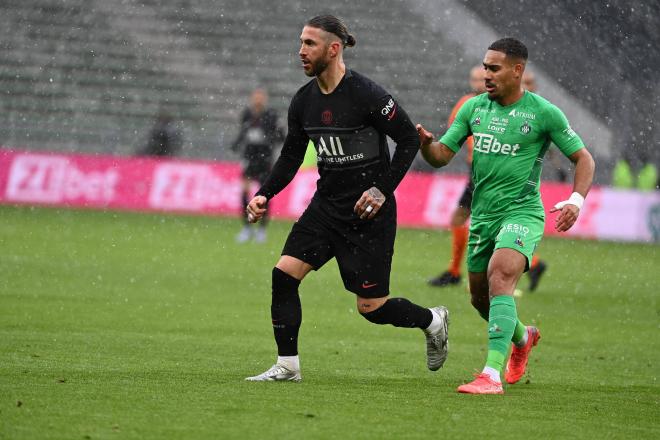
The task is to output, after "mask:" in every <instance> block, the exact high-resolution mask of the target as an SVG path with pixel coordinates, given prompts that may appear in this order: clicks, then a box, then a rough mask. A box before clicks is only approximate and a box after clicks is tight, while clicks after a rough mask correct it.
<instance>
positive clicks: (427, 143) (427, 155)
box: [417, 124, 456, 168]
mask: <svg viewBox="0 0 660 440" xmlns="http://www.w3.org/2000/svg"><path fill="white" fill-rule="evenodd" d="M417 134H418V135H419V142H420V146H419V148H420V150H421V151H422V157H423V158H424V160H425V161H427V162H428V163H429V165H431V166H432V167H434V168H440V167H444V166H445V165H447V164H448V163H449V162H450V161H451V160H452V158H453V157H454V156H455V155H456V153H454V152H453V151H452V150H450V149H449V147H447V146H446V145H445V144H442V143H440V142H437V141H434V140H433V134H432V133H431V132H430V131H428V130H426V129H425V128H424V127H423V126H422V124H417Z"/></svg>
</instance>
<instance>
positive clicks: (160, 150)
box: [137, 111, 181, 157]
mask: <svg viewBox="0 0 660 440" xmlns="http://www.w3.org/2000/svg"><path fill="white" fill-rule="evenodd" d="M180 149H181V132H180V131H179V128H178V127H177V126H176V123H175V122H174V118H173V117H172V115H171V114H169V113H168V112H166V111H161V112H160V113H158V117H157V118H156V123H155V124H154V126H153V127H152V129H151V131H150V132H149V140H148V141H147V144H146V145H145V146H144V148H142V149H141V150H140V151H138V153H137V155H138V156H161V157H167V156H175V155H176V154H177V153H178V152H179V150H180Z"/></svg>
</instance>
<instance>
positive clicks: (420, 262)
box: [0, 207, 660, 439]
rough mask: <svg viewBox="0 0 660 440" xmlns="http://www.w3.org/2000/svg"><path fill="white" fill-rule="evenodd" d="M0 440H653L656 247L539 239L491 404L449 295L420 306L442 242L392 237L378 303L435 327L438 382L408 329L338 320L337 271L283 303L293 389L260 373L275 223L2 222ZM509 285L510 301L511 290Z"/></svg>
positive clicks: (473, 331)
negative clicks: (256, 230) (442, 341)
mask: <svg viewBox="0 0 660 440" xmlns="http://www.w3.org/2000/svg"><path fill="white" fill-rule="evenodd" d="M0 218H1V219H2V221H0V243H1V249H2V251H1V253H0V261H1V263H0V438H1V439H179V438H181V439H184V438H185V439H233V438H236V439H262V438H291V437H295V438H327V439H337V438H351V439H353V438H356V439H384V438H393V439H395V438H396V439H398V438H420V439H429V438H477V437H482V438H484V437H486V436H488V438H499V437H503V436H505V437H506V438H525V439H529V438H599V439H603V438H631V437H636V438H660V420H659V415H660V385H659V384H658V367H659V366H660V341H659V338H658V330H659V328H660V309H659V308H658V297H659V294H658V292H660V275H659V274H660V272H659V271H660V256H659V250H660V247H658V246H657V245H656V246H653V245H630V244H628V245H626V244H615V243H602V242H601V243H599V242H591V241H572V240H559V239H546V240H544V241H543V243H542V245H541V247H540V248H539V253H540V255H541V257H542V258H543V259H545V260H546V261H547V262H548V263H549V269H548V271H547V272H546V275H545V277H544V279H543V280H542V281H541V285H540V287H539V289H538V291H537V292H535V293H533V294H532V293H529V292H525V295H524V296H523V297H522V298H518V299H517V302H518V311H519V314H520V317H521V318H522V319H523V321H525V322H527V323H535V324H536V325H538V326H539V328H540V329H541V332H542V335H543V337H542V340H541V342H540V344H539V346H538V347H537V348H536V349H535V350H534V352H533V353H532V358H531V361H530V366H529V373H528V375H527V376H526V377H525V378H523V380H521V382H520V383H519V384H518V385H515V386H508V387H507V388H506V394H505V395H504V396H466V395H459V394H457V393H456V392H455V389H456V387H457V386H458V385H459V384H461V383H463V382H464V381H467V380H470V379H471V374H472V372H474V371H475V370H478V369H480V368H481V367H482V365H483V362H484V359H485V349H486V340H487V336H486V325H485V323H484V322H483V321H481V320H480V318H479V317H478V315H477V314H476V312H474V311H473V310H472V309H471V307H470V305H469V300H468V294H467V290H466V286H465V285H463V286H460V287H453V288H446V289H437V288H431V287H428V286H427V285H426V279H427V278H429V277H431V276H432V275H436V274H437V273H438V272H440V271H441V270H443V269H444V267H445V265H446V261H447V260H448V257H449V255H448V253H449V236H448V234H446V233H445V232H438V231H420V230H400V231H399V233H398V238H397V244H396V253H395V259H394V267H393V271H392V292H393V294H395V295H401V296H406V297H408V298H410V299H411V300H413V301H415V302H417V303H419V304H422V305H427V306H434V305H437V304H444V305H446V306H447V307H448V308H449V309H450V313H451V325H450V355H449V359H448V361H447V363H446V364H445V367H444V368H443V369H442V370H440V371H438V372H435V373H433V372H429V371H427V370H426V367H425V351H424V350H425V349H424V338H423V336H422V334H421V332H420V331H419V330H408V329H397V328H393V327H391V326H376V325H373V324H370V323H368V322H367V321H366V320H364V319H363V318H361V317H360V316H359V315H358V313H357V312H356V311H355V299H354V296H353V295H352V294H350V293H348V292H345V291H344V290H343V287H342V283H341V280H340V278H339V275H338V271H337V268H336V264H335V263H334V261H332V262H330V263H329V264H328V265H327V266H326V267H324V268H323V269H322V270H321V271H319V272H318V273H312V274H310V276H309V277H308V279H306V280H305V282H303V284H302V286H301V297H302V302H303V326H302V329H301V339H300V352H301V363H302V368H303V370H302V372H303V382H302V383H300V384H290V383H286V384H283V383H247V382H244V380H243V378H244V377H245V376H248V375H253V374H256V373H260V372H262V371H263V370H265V369H266V368H268V367H269V366H270V365H271V364H272V363H273V361H274V357H275V345H274V341H273V338H272V330H271V326H270V322H269V321H270V311H269V310H270V307H269V305H270V272H271V269H272V266H273V264H274V263H275V262H276V261H277V258H278V256H279V252H280V250H281V247H282V245H283V243H284V238H285V236H286V234H287V233H288V230H289V228H290V223H285V222H275V223H273V224H272V225H271V227H270V228H269V241H268V243H266V244H264V245H257V244H252V243H250V244H245V245H237V244H235V242H234V235H235V234H236V232H237V231H238V228H239V225H238V221H237V220H233V219H219V218H208V217H177V216H159V215H144V214H129V213H103V212H91V211H60V210H53V209H33V208H26V207H21V208H14V207H2V208H0ZM526 286H527V279H526V278H525V279H523V280H522V283H521V287H522V288H523V290H526Z"/></svg>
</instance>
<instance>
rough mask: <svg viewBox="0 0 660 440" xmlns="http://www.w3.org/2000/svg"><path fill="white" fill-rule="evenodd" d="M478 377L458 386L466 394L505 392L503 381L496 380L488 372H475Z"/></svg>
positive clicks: (460, 391) (459, 390)
mask: <svg viewBox="0 0 660 440" xmlns="http://www.w3.org/2000/svg"><path fill="white" fill-rule="evenodd" d="M475 377H476V379H475V380H473V381H472V382H470V383H466V384H464V385H461V386H460V387H458V390H457V391H458V392H459V393H465V394H504V389H503V388H502V382H495V381H494V380H493V379H491V378H490V376H489V375H487V374H486V373H481V374H475Z"/></svg>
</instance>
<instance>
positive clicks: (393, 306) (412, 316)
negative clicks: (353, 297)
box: [361, 298, 433, 329]
mask: <svg viewBox="0 0 660 440" xmlns="http://www.w3.org/2000/svg"><path fill="white" fill-rule="evenodd" d="M361 315H362V316H364V317H365V318H366V319H367V320H368V321H370V322H373V323H374V324H392V325H393V326H394V327H408V328H415V327H417V328H421V329H425V328H427V327H428V326H429V325H431V321H432V320H433V314H432V313H431V311H430V310H429V309H427V308H425V307H421V306H418V305H417V304H414V303H412V302H410V301H408V300H407V299H405V298H390V299H388V300H387V301H386V302H385V304H383V305H382V306H380V307H379V308H377V309H376V310H374V311H373V312H367V313H361Z"/></svg>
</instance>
